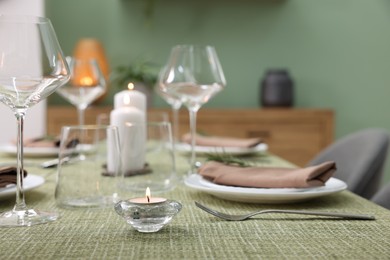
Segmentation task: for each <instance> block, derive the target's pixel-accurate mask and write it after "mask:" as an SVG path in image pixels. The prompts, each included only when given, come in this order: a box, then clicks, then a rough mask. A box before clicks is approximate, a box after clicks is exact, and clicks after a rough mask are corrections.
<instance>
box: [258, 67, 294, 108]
mask: <svg viewBox="0 0 390 260" xmlns="http://www.w3.org/2000/svg"><path fill="white" fill-rule="evenodd" d="M260 100H261V105H262V106H264V107H291V106H292V105H293V103H294V83H293V80H292V79H291V78H290V76H289V73H288V71H287V70H284V69H272V70H268V71H267V73H266V74H265V76H264V78H263V80H262V81H261V95H260Z"/></svg>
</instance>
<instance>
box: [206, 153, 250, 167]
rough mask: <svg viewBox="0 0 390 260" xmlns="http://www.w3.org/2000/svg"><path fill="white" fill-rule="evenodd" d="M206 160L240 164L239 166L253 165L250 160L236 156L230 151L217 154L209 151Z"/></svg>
mask: <svg viewBox="0 0 390 260" xmlns="http://www.w3.org/2000/svg"><path fill="white" fill-rule="evenodd" d="M206 160H207V161H216V162H220V163H223V164H227V165H234V166H239V167H249V166H251V165H250V163H249V162H247V161H245V160H243V159H241V158H238V157H234V156H233V155H231V154H228V153H215V154H211V153H207V154H206Z"/></svg>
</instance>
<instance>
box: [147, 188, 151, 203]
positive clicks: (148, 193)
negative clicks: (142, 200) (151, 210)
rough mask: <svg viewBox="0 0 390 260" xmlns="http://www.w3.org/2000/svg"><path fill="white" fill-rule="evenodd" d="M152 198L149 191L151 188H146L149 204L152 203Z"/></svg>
mask: <svg viewBox="0 0 390 260" xmlns="http://www.w3.org/2000/svg"><path fill="white" fill-rule="evenodd" d="M150 197H151V195H150V189H149V187H147V188H146V199H147V201H148V203H149V202H150Z"/></svg>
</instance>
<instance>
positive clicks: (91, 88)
mask: <svg viewBox="0 0 390 260" xmlns="http://www.w3.org/2000/svg"><path fill="white" fill-rule="evenodd" d="M66 59H67V61H68V63H69V68H70V72H71V78H70V80H69V82H68V83H67V84H65V85H64V86H62V87H61V88H59V89H58V90H57V93H58V94H60V95H61V96H62V97H63V98H65V99H66V100H67V101H68V102H70V103H71V104H72V105H74V106H76V108H77V112H78V119H79V124H80V125H84V124H85V121H84V114H85V110H86V109H87V107H88V106H89V105H90V104H91V103H92V102H93V101H95V100H96V99H97V98H99V97H100V96H101V95H103V94H104V92H105V91H106V88H107V84H106V80H105V79H104V75H103V73H102V72H101V70H100V68H99V65H98V63H97V61H96V60H94V59H89V60H83V59H75V58H72V57H67V58H66Z"/></svg>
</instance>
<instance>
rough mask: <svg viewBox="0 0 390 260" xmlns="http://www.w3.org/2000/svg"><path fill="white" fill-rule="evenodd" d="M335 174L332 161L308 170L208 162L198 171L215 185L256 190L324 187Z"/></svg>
mask: <svg viewBox="0 0 390 260" xmlns="http://www.w3.org/2000/svg"><path fill="white" fill-rule="evenodd" d="M335 171H336V164H335V162H333V161H329V162H324V163H322V164H319V165H315V166H310V167H307V168H297V169H294V168H272V167H269V168H268V167H238V166H231V165H226V164H222V163H219V162H215V161H210V162H207V163H206V164H204V165H203V166H202V167H200V168H199V169H198V172H199V174H200V175H202V176H203V177H204V178H206V179H208V180H211V181H212V182H214V183H216V184H222V185H229V186H239V187H255V188H310V187H318V186H324V185H325V182H326V181H327V180H328V179H329V178H330V177H331V176H332V175H333V173H334V172H335Z"/></svg>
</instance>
